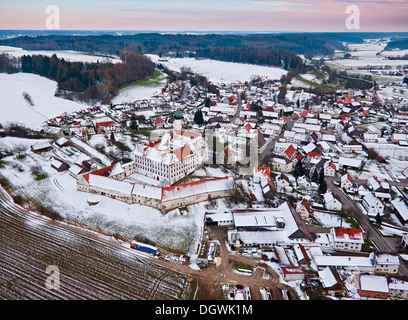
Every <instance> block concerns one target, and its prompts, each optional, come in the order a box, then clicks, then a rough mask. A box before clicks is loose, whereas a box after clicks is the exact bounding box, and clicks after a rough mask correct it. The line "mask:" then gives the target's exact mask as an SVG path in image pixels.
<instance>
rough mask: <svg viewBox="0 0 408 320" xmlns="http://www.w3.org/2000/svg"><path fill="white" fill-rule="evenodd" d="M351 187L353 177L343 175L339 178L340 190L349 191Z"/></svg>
mask: <svg viewBox="0 0 408 320" xmlns="http://www.w3.org/2000/svg"><path fill="white" fill-rule="evenodd" d="M351 187H353V177H352V176H351V175H349V174H348V173H346V174H344V175H342V176H341V178H340V188H343V189H346V190H347V189H350V188H351Z"/></svg>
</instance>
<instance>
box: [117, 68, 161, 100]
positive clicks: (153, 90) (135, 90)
mask: <svg viewBox="0 0 408 320" xmlns="http://www.w3.org/2000/svg"><path fill="white" fill-rule="evenodd" d="M166 82H167V76H166V75H165V74H161V75H160V76H159V77H157V78H155V79H154V80H152V81H147V83H146V84H144V85H140V84H137V83H136V84H134V85H129V86H126V87H124V88H122V89H121V90H119V92H118V94H117V95H116V96H115V97H114V98H113V99H112V100H111V103H112V104H126V103H132V102H135V101H137V100H148V99H150V98H152V97H153V96H154V95H157V94H159V93H160V92H161V89H162V88H163V87H164V86H165V85H166Z"/></svg>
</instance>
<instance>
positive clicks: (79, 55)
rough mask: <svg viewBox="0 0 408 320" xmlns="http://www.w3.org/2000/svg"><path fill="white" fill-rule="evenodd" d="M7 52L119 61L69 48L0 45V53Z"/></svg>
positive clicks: (69, 59)
mask: <svg viewBox="0 0 408 320" xmlns="http://www.w3.org/2000/svg"><path fill="white" fill-rule="evenodd" d="M2 53H8V54H10V55H12V56H13V57H21V56H23V55H35V54H38V55H43V56H48V57H51V56H52V55H53V54H56V55H57V57H58V58H60V59H64V60H67V61H71V62H84V63H85V62H87V63H96V62H101V63H102V62H112V63H117V62H121V60H120V59H118V58H111V57H103V56H96V55H91V54H87V53H84V52H78V51H70V50H41V51H37V50H24V49H21V48H16V47H9V46H0V54H2Z"/></svg>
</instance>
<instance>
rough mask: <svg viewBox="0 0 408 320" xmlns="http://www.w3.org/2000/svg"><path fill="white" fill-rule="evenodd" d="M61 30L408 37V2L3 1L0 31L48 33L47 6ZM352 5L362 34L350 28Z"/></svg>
mask: <svg viewBox="0 0 408 320" xmlns="http://www.w3.org/2000/svg"><path fill="white" fill-rule="evenodd" d="M49 5H56V6H57V7H58V8H59V11H60V29H62V30H141V31H142V30H152V31H300V32H348V31H358V32H375V31H377V32H408V19H407V16H408V0H384V1H379V0H374V1H368V0H357V1H353V2H348V1H344V0H335V1H325V0H310V1H306V0H291V1H280V0H269V1H268V0H219V1H215V0H207V1H187V0H174V1H170V0H156V1H145V0H136V1H130V0H101V1H96V0H82V1H80V0H72V1H69V2H68V1H62V0H53V1H51V0H49V1H48V0H37V1H34V0H23V1H20V2H18V3H16V2H15V1H11V0H2V3H1V5H0V29H34V30H44V29H46V25H45V21H46V19H47V17H48V16H49V14H48V15H47V14H46V13H45V10H46V8H47V6H49ZM348 5H356V6H358V8H359V10H360V29H358V30H349V29H347V28H346V24H345V22H346V19H347V17H348V16H349V15H348V14H347V13H346V8H347V6H348Z"/></svg>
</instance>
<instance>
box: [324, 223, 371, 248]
mask: <svg viewBox="0 0 408 320" xmlns="http://www.w3.org/2000/svg"><path fill="white" fill-rule="evenodd" d="M330 231H331V234H332V235H333V248H334V249H339V250H352V251H361V247H362V245H363V243H364V235H363V230H361V229H359V228H358V229H357V228H331V230H330Z"/></svg>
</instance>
